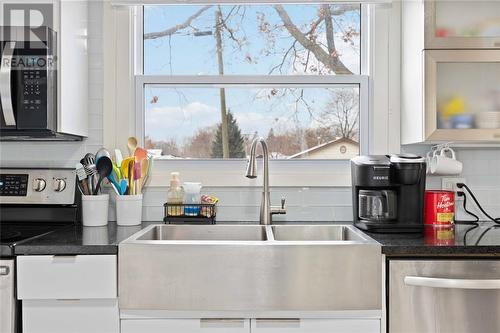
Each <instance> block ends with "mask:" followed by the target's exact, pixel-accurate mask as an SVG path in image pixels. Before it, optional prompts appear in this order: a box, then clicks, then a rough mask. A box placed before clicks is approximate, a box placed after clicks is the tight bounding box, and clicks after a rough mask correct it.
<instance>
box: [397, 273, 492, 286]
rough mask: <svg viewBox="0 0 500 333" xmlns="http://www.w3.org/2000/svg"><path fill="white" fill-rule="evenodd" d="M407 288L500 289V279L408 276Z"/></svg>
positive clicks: (406, 279) (405, 281)
mask: <svg viewBox="0 0 500 333" xmlns="http://www.w3.org/2000/svg"><path fill="white" fill-rule="evenodd" d="M404 283H405V284H406V285H407V286H415V287H429V288H449V289H500V280H499V279H484V280H482V279H481V280H475V279H447V278H434V277H423V276H406V277H405V278H404Z"/></svg>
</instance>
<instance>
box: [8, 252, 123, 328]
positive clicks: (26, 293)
mask: <svg viewBox="0 0 500 333" xmlns="http://www.w3.org/2000/svg"><path fill="white" fill-rule="evenodd" d="M17 297H18V299H20V300H22V305H21V306H22V326H23V333H119V332H120V315H119V311H118V298H117V260H116V256H115V255H75V256H20V257H18V258H17ZM1 333H3V332H1Z"/></svg>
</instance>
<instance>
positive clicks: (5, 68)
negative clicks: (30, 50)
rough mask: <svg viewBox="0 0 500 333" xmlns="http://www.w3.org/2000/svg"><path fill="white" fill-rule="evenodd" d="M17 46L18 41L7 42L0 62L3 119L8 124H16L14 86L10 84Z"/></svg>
mask: <svg viewBox="0 0 500 333" xmlns="http://www.w3.org/2000/svg"><path fill="white" fill-rule="evenodd" d="M15 48H16V42H6V43H5V46H4V48H3V51H2V59H1V61H2V62H1V63H0V102H1V103H2V111H3V119H4V120H5V125H7V126H16V118H15V117H14V108H13V107H12V87H11V84H10V76H11V73H12V59H13V56H14V49H15Z"/></svg>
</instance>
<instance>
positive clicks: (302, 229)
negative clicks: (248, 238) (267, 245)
mask: <svg viewBox="0 0 500 333" xmlns="http://www.w3.org/2000/svg"><path fill="white" fill-rule="evenodd" d="M272 230H273V236H274V239H275V240H277V241H353V242H363V241H367V240H368V238H367V237H365V236H364V235H363V234H362V233H361V232H359V231H358V230H356V229H354V228H353V227H352V226H346V225H280V226H273V227H272Z"/></svg>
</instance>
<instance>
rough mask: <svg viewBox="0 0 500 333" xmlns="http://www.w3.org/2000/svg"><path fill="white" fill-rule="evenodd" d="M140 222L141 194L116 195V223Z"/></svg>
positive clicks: (131, 223) (137, 223)
mask: <svg viewBox="0 0 500 333" xmlns="http://www.w3.org/2000/svg"><path fill="white" fill-rule="evenodd" d="M141 222H142V194H137V195H117V196H116V224H118V225H124V226H125V225H139V224H141Z"/></svg>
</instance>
